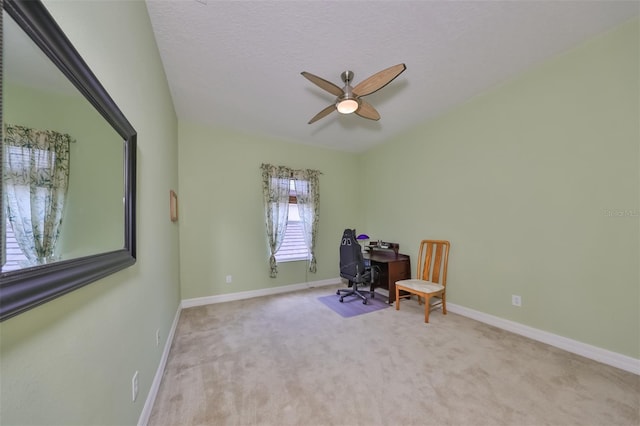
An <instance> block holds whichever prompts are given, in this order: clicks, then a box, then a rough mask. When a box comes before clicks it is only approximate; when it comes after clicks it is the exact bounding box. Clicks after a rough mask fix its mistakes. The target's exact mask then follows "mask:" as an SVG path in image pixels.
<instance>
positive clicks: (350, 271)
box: [340, 229, 365, 282]
mask: <svg viewBox="0 0 640 426" xmlns="http://www.w3.org/2000/svg"><path fill="white" fill-rule="evenodd" d="M364 271H365V265H364V258H363V257H362V248H361V247H360V244H358V240H357V239H356V230H355V229H345V230H344V233H343V234H342V241H341V243H340V276H341V277H342V278H345V279H347V280H349V281H354V282H361V279H362V274H363V273H364Z"/></svg>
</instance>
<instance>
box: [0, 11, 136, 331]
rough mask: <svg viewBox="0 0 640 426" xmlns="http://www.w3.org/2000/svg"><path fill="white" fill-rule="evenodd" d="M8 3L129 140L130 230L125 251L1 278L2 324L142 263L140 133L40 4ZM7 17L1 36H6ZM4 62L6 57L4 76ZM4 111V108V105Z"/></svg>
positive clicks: (25, 27) (127, 190) (27, 29)
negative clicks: (138, 233) (139, 256)
mask: <svg viewBox="0 0 640 426" xmlns="http://www.w3.org/2000/svg"><path fill="white" fill-rule="evenodd" d="M0 3H2V0H0ZM3 3H4V4H3V9H4V10H5V11H7V13H8V14H9V15H10V16H11V17H12V18H13V19H14V20H15V21H16V23H17V24H18V25H19V26H20V27H21V28H22V30H23V31H24V32H25V33H26V34H27V35H28V36H29V37H31V39H32V40H33V41H34V42H35V43H36V44H37V45H38V46H39V47H40V49H42V51H43V52H44V53H45V54H46V55H47V56H48V57H49V59H51V61H53V63H54V64H55V65H56V66H57V67H58V68H59V69H60V70H61V71H62V72H63V73H64V75H65V76H66V77H67V78H68V79H69V80H70V81H71V82H72V83H73V85H74V86H75V87H76V88H77V89H78V90H80V92H81V93H82V94H83V95H84V96H85V97H86V98H87V100H88V101H89V102H90V103H91V104H92V105H93V106H94V107H95V108H96V109H97V110H98V112H99V113H100V114H101V115H102V116H103V117H104V119H105V120H106V121H107V122H108V123H109V124H110V125H111V126H112V127H113V128H114V129H115V130H116V131H117V132H118V134H119V135H120V136H121V137H122V138H123V140H124V151H125V158H124V162H125V164H124V172H125V179H124V182H125V188H124V189H125V200H124V215H125V219H124V227H125V229H124V248H123V249H121V250H115V251H110V252H105V253H100V254H96V255H92V256H85V257H80V258H76V259H70V260H65V261H60V262H56V263H51V264H48V265H41V266H35V267H32V268H27V269H23V270H18V271H10V272H6V273H2V274H0V321H4V320H6V319H7V318H11V317H13V316H15V315H18V314H20V313H22V312H25V311H27V310H29V309H31V308H34V307H36V306H38V305H41V304H43V303H46V302H48V301H50V300H52V299H55V298H57V297H59V296H62V295H63V294H66V293H69V292H71V291H73V290H76V289H78V288H80V287H83V286H85V285H87V284H89V283H91V282H94V281H96V280H99V279H101V278H104V277H106V276H107V275H110V274H113V273H114V272H117V271H119V270H121V269H124V268H127V267H129V266H131V265H133V264H134V263H135V262H136V137H137V133H136V131H135V130H134V128H133V127H132V126H131V124H130V123H129V121H128V120H127V119H126V117H125V116H124V114H123V113H122V112H121V111H120V109H119V108H118V106H117V105H116V104H115V102H114V101H113V99H111V97H110V96H109V94H108V93H107V91H106V90H105V89H104V87H102V85H101V84H100V82H99V81H98V79H97V78H96V76H95V75H94V74H93V72H92V71H91V70H90V69H89V67H88V65H87V64H86V63H85V62H84V60H83V59H82V58H81V57H80V54H79V53H78V52H77V50H76V49H75V48H74V47H73V45H72V44H71V42H70V41H69V39H68V38H67V37H66V35H65V34H64V32H63V31H62V29H61V28H60V27H59V26H58V24H57V23H56V22H55V20H54V19H53V17H52V16H51V15H50V14H49V11H48V10H47V9H46V8H45V6H44V5H43V4H42V3H41V2H40V0H38V1H33V0H29V1H20V0H4V2H3ZM1 19H2V18H0V34H2V25H1V22H2V21H1ZM1 37H2V36H1V35H0V41H2V38H1ZM1 61H2V59H1V58H0V72H1V70H2V62H1ZM1 86H2V84H1V80H0V98H1V97H2V87H1ZM0 107H2V104H1V103H0ZM0 110H1V108H0ZM0 114H1V111H0ZM1 119H2V116H1V115H0V120H1ZM0 155H1V154H0ZM0 158H1V157H0ZM0 167H1V165H0ZM0 188H1V186H0ZM0 196H2V197H4V194H3V193H2V189H0ZM1 210H3V209H0V211H1ZM3 218H4V211H2V212H1V213H0V220H3ZM2 223H4V222H2ZM2 249H4V248H2Z"/></svg>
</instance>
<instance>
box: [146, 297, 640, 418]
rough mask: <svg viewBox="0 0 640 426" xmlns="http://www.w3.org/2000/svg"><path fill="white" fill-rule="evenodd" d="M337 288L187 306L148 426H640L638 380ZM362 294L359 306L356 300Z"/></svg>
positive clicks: (456, 319) (414, 307)
mask: <svg viewBox="0 0 640 426" xmlns="http://www.w3.org/2000/svg"><path fill="white" fill-rule="evenodd" d="M336 288H337V287H320V288H317V289H310V290H304V291H299V292H294V293H288V294H283V295H277V296H269V297H262V298H256V299H249V300H242V301H236V302H228V303H222V304H214V305H209V306H203V307H197V308H190V309H185V310H183V311H182V314H181V316H180V321H179V324H178V328H177V331H176V335H175V338H174V342H173V346H172V348H171V353H170V355H169V359H168V363H167V367H166V371H165V373H164V377H163V380H162V384H161V386H160V390H159V393H158V396H157V399H156V402H155V405H154V407H153V411H152V413H151V417H150V421H149V425H154V426H155V425H157V426H160V425H638V424H640V405H639V395H640V376H637V375H634V374H631V373H628V372H625V371H622V370H618V369H616V368H613V367H609V366H606V365H603V364H600V363H597V362H595V361H591V360H588V359H585V358H582V357H580V356H577V355H573V354H570V353H568V352H564V351H562V350H560V349H556V348H553V347H551V346H548V345H545V344H542V343H538V342H535V341H532V340H529V339H527V338H524V337H521V336H518V335H515V334H512V333H509V332H506V331H502V330H500V329H497V328H494V327H491V326H488V325H485V324H482V323H479V322H476V321H474V320H471V319H468V318H465V317H462V316H459V315H456V314H452V313H449V314H447V315H446V316H444V315H442V312H441V311H440V310H437V311H434V312H432V315H431V317H430V321H431V323H430V324H428V325H427V324H424V322H423V320H424V316H423V310H422V307H420V306H418V304H417V302H416V301H415V299H414V300H412V301H405V302H403V303H402V306H401V307H402V309H401V310H400V311H396V310H395V309H393V308H390V309H383V310H380V311H376V312H372V313H368V314H364V315H360V316H356V317H353V318H343V317H341V316H340V315H338V314H337V313H335V312H333V311H332V310H331V309H329V308H328V307H327V306H325V305H324V304H322V303H321V302H320V301H318V300H317V297H318V296H322V295H326V294H332V292H335V289H336ZM352 303H360V302H357V301H355V300H354V301H353V302H352Z"/></svg>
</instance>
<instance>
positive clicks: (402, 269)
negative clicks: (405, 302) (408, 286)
mask: <svg viewBox="0 0 640 426" xmlns="http://www.w3.org/2000/svg"><path fill="white" fill-rule="evenodd" d="M364 257H365V259H370V260H371V266H377V267H378V268H380V272H379V277H378V279H377V280H376V282H375V286H376V287H380V288H384V289H386V290H388V291H389V299H388V300H387V302H388V303H393V302H395V301H396V281H399V280H406V279H409V278H411V262H410V258H409V256H408V255H406V254H400V253H398V254H396V253H394V252H393V251H383V250H374V251H373V252H371V253H367V254H365V255H364Z"/></svg>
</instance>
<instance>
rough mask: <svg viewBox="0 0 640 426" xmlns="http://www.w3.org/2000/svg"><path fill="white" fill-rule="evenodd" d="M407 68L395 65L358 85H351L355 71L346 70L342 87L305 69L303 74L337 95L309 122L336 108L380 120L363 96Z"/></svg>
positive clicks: (342, 111) (376, 89)
mask: <svg viewBox="0 0 640 426" xmlns="http://www.w3.org/2000/svg"><path fill="white" fill-rule="evenodd" d="M406 69H407V66H406V65H405V64H398V65H394V66H392V67H389V68H387V69H384V70H382V71H380V72H378V73H376V74H374V75H372V76H371V77H369V78H367V79H365V80H363V81H361V82H360V83H358V84H357V85H356V87H351V82H352V81H353V72H352V71H345V72H343V73H342V75H341V77H342V81H343V82H344V87H343V88H342V89H341V88H339V87H338V86H336V85H335V84H333V83H331V82H329V81H327V80H325V79H323V78H320V77H318V76H316V75H313V74H311V73H308V72H306V71H303V72H302V73H301V74H302V75H303V76H304V77H305V78H306V79H307V80H309V81H310V82H312V83H313V84H315V85H316V86H318V87H320V88H321V89H324V90H326V91H327V92H329V93H331V94H333V95H336V96H337V99H336V102H335V103H334V104H332V105H329V106H328V107H326V108H325V109H323V110H322V111H320V112H319V113H317V114H316V115H315V116H314V117H313V118H312V119H311V120H309V124H311V123H314V122H316V121H318V120H320V119H321V118H323V117H326V116H327V115H329V114H330V113H331V112H333V111H334V110H337V111H338V112H339V113H341V114H351V113H353V112H355V113H356V114H357V115H359V116H360V117H363V118H368V119H369V120H380V114H378V111H376V109H375V108H374V107H372V106H371V104H369V103H368V102H366V101H365V100H364V99H362V98H363V97H364V96H367V95H370V94H372V93H373V92H377V91H378V90H380V89H382V88H383V87H384V86H386V85H387V84H389V83H391V81H393V79H394V78H396V77H397V76H399V75H400V74H401V73H402V72H403V71H404V70H406Z"/></svg>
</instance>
